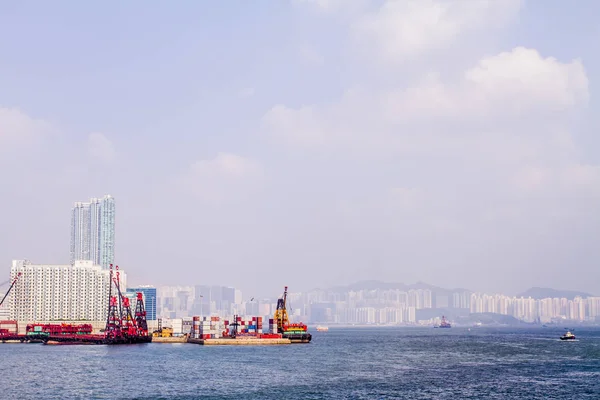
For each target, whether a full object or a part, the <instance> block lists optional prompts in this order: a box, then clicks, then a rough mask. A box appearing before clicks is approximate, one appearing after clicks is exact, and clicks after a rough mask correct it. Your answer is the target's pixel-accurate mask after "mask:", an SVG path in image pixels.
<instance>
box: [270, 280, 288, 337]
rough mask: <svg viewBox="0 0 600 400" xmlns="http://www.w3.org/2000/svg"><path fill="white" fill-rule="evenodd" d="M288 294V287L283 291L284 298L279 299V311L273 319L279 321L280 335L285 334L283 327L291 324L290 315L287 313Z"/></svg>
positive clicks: (276, 311) (277, 310) (278, 329)
mask: <svg viewBox="0 0 600 400" xmlns="http://www.w3.org/2000/svg"><path fill="white" fill-rule="evenodd" d="M287 293H288V287H287V286H286V287H285V288H284V289H283V297H281V298H279V299H277V309H276V310H275V314H274V315H273V319H275V320H276V321H277V331H278V333H283V327H284V326H287V325H288V324H289V322H290V321H289V319H288V313H287V308H286V305H287Z"/></svg>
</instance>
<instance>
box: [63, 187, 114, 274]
mask: <svg viewBox="0 0 600 400" xmlns="http://www.w3.org/2000/svg"><path fill="white" fill-rule="evenodd" d="M114 259H115V199H114V198H113V197H112V196H111V195H105V196H104V197H102V198H92V199H90V201H89V202H76V203H75V206H74V207H73V208H72V210H71V251H70V260H71V264H73V263H75V261H77V260H90V261H92V262H93V263H94V264H95V265H100V266H102V267H103V268H104V269H107V268H108V267H109V266H110V265H111V264H114Z"/></svg>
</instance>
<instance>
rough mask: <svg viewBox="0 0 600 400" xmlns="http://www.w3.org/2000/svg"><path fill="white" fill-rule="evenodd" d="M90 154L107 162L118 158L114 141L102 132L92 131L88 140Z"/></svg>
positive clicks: (98, 159)
mask: <svg viewBox="0 0 600 400" xmlns="http://www.w3.org/2000/svg"><path fill="white" fill-rule="evenodd" d="M87 148H88V155H89V156H90V157H92V158H93V159H95V160H97V161H100V162H102V163H105V164H110V163H111V162H113V161H114V160H115V158H116V155H117V153H116V151H115V148H114V146H113V144H112V142H111V141H110V140H109V139H108V138H107V137H106V136H104V135H103V134H101V133H91V134H90V135H89V136H88V142H87Z"/></svg>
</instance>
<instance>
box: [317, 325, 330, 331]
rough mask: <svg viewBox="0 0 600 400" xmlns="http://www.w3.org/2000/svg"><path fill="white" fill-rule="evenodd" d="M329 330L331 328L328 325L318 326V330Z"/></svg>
mask: <svg viewBox="0 0 600 400" xmlns="http://www.w3.org/2000/svg"><path fill="white" fill-rule="evenodd" d="M328 330H329V328H328V327H326V326H321V325H318V326H317V332H327V331H328Z"/></svg>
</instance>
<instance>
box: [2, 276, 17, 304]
mask: <svg viewBox="0 0 600 400" xmlns="http://www.w3.org/2000/svg"><path fill="white" fill-rule="evenodd" d="M20 277H21V272H19V273H18V274H17V276H16V277H15V279H12V283H11V285H10V287H9V288H8V290H7V291H6V293H5V294H4V297H3V298H2V300H0V306H1V305H2V303H4V300H6V298H7V297H8V294H9V293H10V291H11V290H12V288H13V286H15V283H17V281H18V280H19V278H20ZM10 281H11V280H10V279H9V280H7V281H6V282H2V283H0V287H2V286H4V285H6V284H7V283H10Z"/></svg>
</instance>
